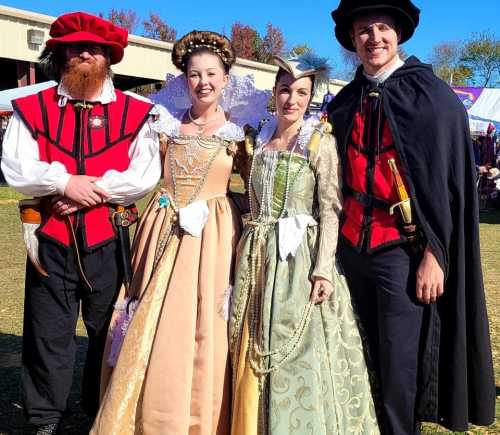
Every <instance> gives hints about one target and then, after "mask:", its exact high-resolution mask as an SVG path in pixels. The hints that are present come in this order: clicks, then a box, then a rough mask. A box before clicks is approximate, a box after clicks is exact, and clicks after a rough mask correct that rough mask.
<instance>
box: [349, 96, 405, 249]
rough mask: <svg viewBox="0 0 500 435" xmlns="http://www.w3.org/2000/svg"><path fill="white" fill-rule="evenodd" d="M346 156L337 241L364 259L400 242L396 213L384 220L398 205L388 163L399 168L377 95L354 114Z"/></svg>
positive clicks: (403, 239) (379, 97)
mask: <svg viewBox="0 0 500 435" xmlns="http://www.w3.org/2000/svg"><path fill="white" fill-rule="evenodd" d="M346 151H347V165H346V167H345V171H346V174H345V180H346V186H345V188H344V190H345V192H344V194H345V200H344V207H343V217H342V225H341V229H340V233H341V236H342V237H343V238H344V239H346V240H347V241H348V242H349V243H350V244H351V245H352V246H353V247H355V248H356V249H357V250H359V251H363V250H364V251H366V252H369V253H371V252H374V251H376V250H379V249H381V248H384V247H387V246H392V245H396V244H400V243H402V242H405V241H406V240H407V239H406V237H405V235H404V234H403V233H402V231H401V230H400V228H399V225H398V219H399V216H398V213H399V211H398V210H397V209H396V210H395V213H394V214H393V215H390V214H389V206H390V205H392V204H395V203H397V202H399V199H398V195H397V190H396V186H395V182H394V177H393V174H392V172H391V169H390V168H389V165H388V163H387V161H388V160H389V159H391V158H393V159H395V160H396V165H397V166H398V168H399V169H400V168H401V162H400V159H399V155H398V152H397V150H396V148H395V146H394V140H393V136H392V133H391V130H390V127H389V123H388V121H387V118H386V116H385V114H384V111H383V107H382V101H381V94H380V93H379V92H378V91H377V90H375V91H372V92H369V93H368V96H367V97H366V98H365V99H364V100H363V103H362V109H361V111H359V112H357V113H356V114H355V117H354V123H353V127H352V133H351V138H350V140H349V142H348V144H347V150H346ZM400 172H401V171H400Z"/></svg>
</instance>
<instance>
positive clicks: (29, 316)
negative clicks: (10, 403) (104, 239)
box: [22, 240, 122, 424]
mask: <svg viewBox="0 0 500 435" xmlns="http://www.w3.org/2000/svg"><path fill="white" fill-rule="evenodd" d="M118 253H119V252H118V248H117V244H116V243H115V242H112V243H109V244H107V245H105V246H103V247H100V248H98V249H97V250H95V251H93V252H92V253H87V254H85V253H82V263H83V267H84V270H85V273H86V276H87V278H88V280H89V281H90V283H91V284H92V287H93V288H92V291H90V290H89V289H88V287H86V286H85V284H84V282H83V280H82V279H81V277H80V273H79V272H78V269H77V267H76V263H75V253H74V251H73V250H72V249H71V250H66V249H64V248H62V247H60V246H58V245H56V244H54V243H51V242H48V241H43V240H41V241H40V249H39V255H40V261H41V263H42V265H43V266H44V267H45V269H46V271H47V272H48V274H49V276H48V277H47V278H45V277H43V276H41V275H39V274H38V273H37V272H36V270H35V269H34V268H33V266H32V265H31V262H30V261H29V260H28V263H27V268H26V288H25V305H24V332H23V356H22V364H23V368H22V384H23V393H24V409H25V413H26V417H27V420H28V421H29V422H30V423H33V424H48V423H55V422H57V421H59V420H60V419H61V416H62V415H63V413H64V411H65V409H66V403H67V400H68V396H69V392H70V389H71V384H72V378H73V365H74V361H75V351H76V334H75V329H76V322H77V320H78V313H79V309H80V302H81V306H82V317H83V321H84V323H85V327H86V329H87V335H88V337H89V342H88V351H87V358H86V362H85V368H84V373H83V386H82V396H83V398H82V404H83V408H84V411H85V412H86V413H87V414H88V415H90V416H94V415H95V414H96V412H97V409H98V406H99V383H100V371H101V361H102V354H103V350H104V344H105V341H106V335H107V328H108V325H109V320H110V318H111V313H112V310H113V303H114V301H115V298H116V295H117V292H118V290H119V285H120V283H121V279H122V272H121V267H120V266H119V263H118V258H119V256H118Z"/></svg>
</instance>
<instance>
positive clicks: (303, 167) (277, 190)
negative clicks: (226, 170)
mask: <svg viewBox="0 0 500 435" xmlns="http://www.w3.org/2000/svg"><path fill="white" fill-rule="evenodd" d="M275 63H277V65H278V66H279V67H280V68H279V71H278V74H277V76H276V83H275V90H274V93H275V101H274V102H275V106H276V113H277V114H276V117H274V118H272V119H271V120H269V121H268V122H267V123H266V124H264V125H263V126H262V128H261V130H260V132H259V133H258V135H257V137H256V139H255V146H254V149H253V158H252V164H251V170H250V176H249V180H248V182H247V186H248V192H249V202H250V210H251V216H250V218H249V220H248V222H247V223H246V226H245V229H244V232H243V236H242V238H241V240H240V243H239V246H238V253H237V263H236V264H237V268H236V276H235V283H234V288H233V294H232V303H231V314H230V337H229V340H230V351H231V358H232V365H233V404H232V435H260V434H263V435H291V434H297V435H299V434H300V435H305V434H314V435H326V434H329V435H330V434H338V435H344V434H363V435H373V434H377V433H379V429H378V426H377V420H376V417H375V410H374V405H373V399H372V394H371V390H370V384H369V380H368V373H367V368H366V364H365V359H364V355H363V349H362V341H361V337H360V334H359V330H358V327H357V323H356V318H355V315H354V313H353V309H352V306H351V300H350V296H349V289H348V288H347V285H346V282H345V279H344V277H343V276H342V275H341V273H340V272H339V270H338V268H337V265H336V262H335V249H336V245H337V232H338V216H339V212H340V209H341V201H342V199H341V186H340V180H341V174H340V172H339V171H340V165H339V161H338V156H337V148H336V143H335V139H334V138H333V136H332V135H331V134H330V133H329V132H328V130H331V127H330V126H329V125H328V124H327V123H325V122H322V121H320V120H319V119H318V118H314V117H309V118H307V119H304V115H305V113H306V111H307V109H308V106H309V103H310V101H311V98H312V95H313V89H314V84H315V82H316V83H317V82H318V74H319V73H320V72H321V70H322V69H321V68H314V67H312V66H311V65H308V64H307V63H306V61H305V60H303V59H295V60H285V59H282V58H279V57H276V58H275Z"/></svg>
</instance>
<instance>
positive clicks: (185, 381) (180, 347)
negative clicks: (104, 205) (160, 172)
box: [90, 194, 239, 435]
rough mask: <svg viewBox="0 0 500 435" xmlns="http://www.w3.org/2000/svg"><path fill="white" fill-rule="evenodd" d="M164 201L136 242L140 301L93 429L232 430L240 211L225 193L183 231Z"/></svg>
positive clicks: (207, 434)
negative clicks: (192, 228) (196, 227)
mask: <svg viewBox="0 0 500 435" xmlns="http://www.w3.org/2000/svg"><path fill="white" fill-rule="evenodd" d="M158 198H159V194H157V195H155V196H154V197H153V198H152V200H151V202H150V203H149V204H148V207H147V209H146V211H145V212H144V215H143V216H142V217H141V223H140V226H139V228H138V232H137V235H136V239H135V240H134V247H133V253H134V258H133V267H134V278H133V282H132V285H131V292H132V293H135V294H137V295H138V296H139V304H138V306H137V309H136V312H135V314H134V317H133V319H132V321H131V323H130V326H129V329H128V331H127V334H126V336H125V340H124V342H123V346H122V349H121V352H120V355H119V357H118V361H117V364H116V367H115V368H114V370H113V372H112V375H111V378H110V379H109V383H108V385H107V388H106V390H105V393H104V395H103V399H102V403H101V407H100V409H99V413H98V415H97V417H96V420H95V422H94V425H93V427H92V430H91V432H90V433H91V434H92V435H97V434H100V435H114V434H116V435H127V434H130V435H132V434H147V435H184V434H186V435H187V434H189V435H195V434H196V435H198V434H199V435H226V434H229V433H230V406H231V374H230V364H229V359H228V344H227V333H228V332H227V320H228V311H227V310H228V302H229V296H230V289H231V286H230V285H231V271H232V266H233V253H234V249H235V245H236V242H237V240H238V236H239V216H238V213H237V211H236V210H235V208H234V206H233V205H232V203H231V202H230V201H229V200H228V199H227V198H226V197H217V198H214V199H210V200H208V208H209V212H210V214H209V218H208V221H207V223H206V225H205V227H204V230H203V234H202V236H201V237H200V238H196V237H192V236H190V235H188V234H184V233H182V231H181V230H180V228H179V227H178V225H177V224H176V222H175V218H174V219H172V217H173V216H175V213H174V211H173V210H172V209H171V208H170V207H167V208H160V207H158ZM159 252H160V253H161V255H158V253H159ZM155 257H156V260H155ZM155 261H156V263H157V264H156V266H155ZM103 381H104V384H106V383H107V376H106V374H105V375H104V376H103Z"/></svg>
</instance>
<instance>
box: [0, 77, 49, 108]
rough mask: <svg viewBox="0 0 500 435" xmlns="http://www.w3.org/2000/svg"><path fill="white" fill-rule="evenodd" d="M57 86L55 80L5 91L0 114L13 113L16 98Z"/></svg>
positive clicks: (0, 96) (1, 98)
mask: <svg viewBox="0 0 500 435" xmlns="http://www.w3.org/2000/svg"><path fill="white" fill-rule="evenodd" d="M55 85H57V83H56V82H55V81H53V80H50V81H48V82H43V83H37V84H36V85H30V86H23V87H20V88H12V89H6V90H5V91H0V112H12V104H11V101H12V100H15V99H16V98H20V97H24V96H26V95H31V94H36V93H37V92H40V91H43V90H44V89H47V88H51V87H52V86H55Z"/></svg>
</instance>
